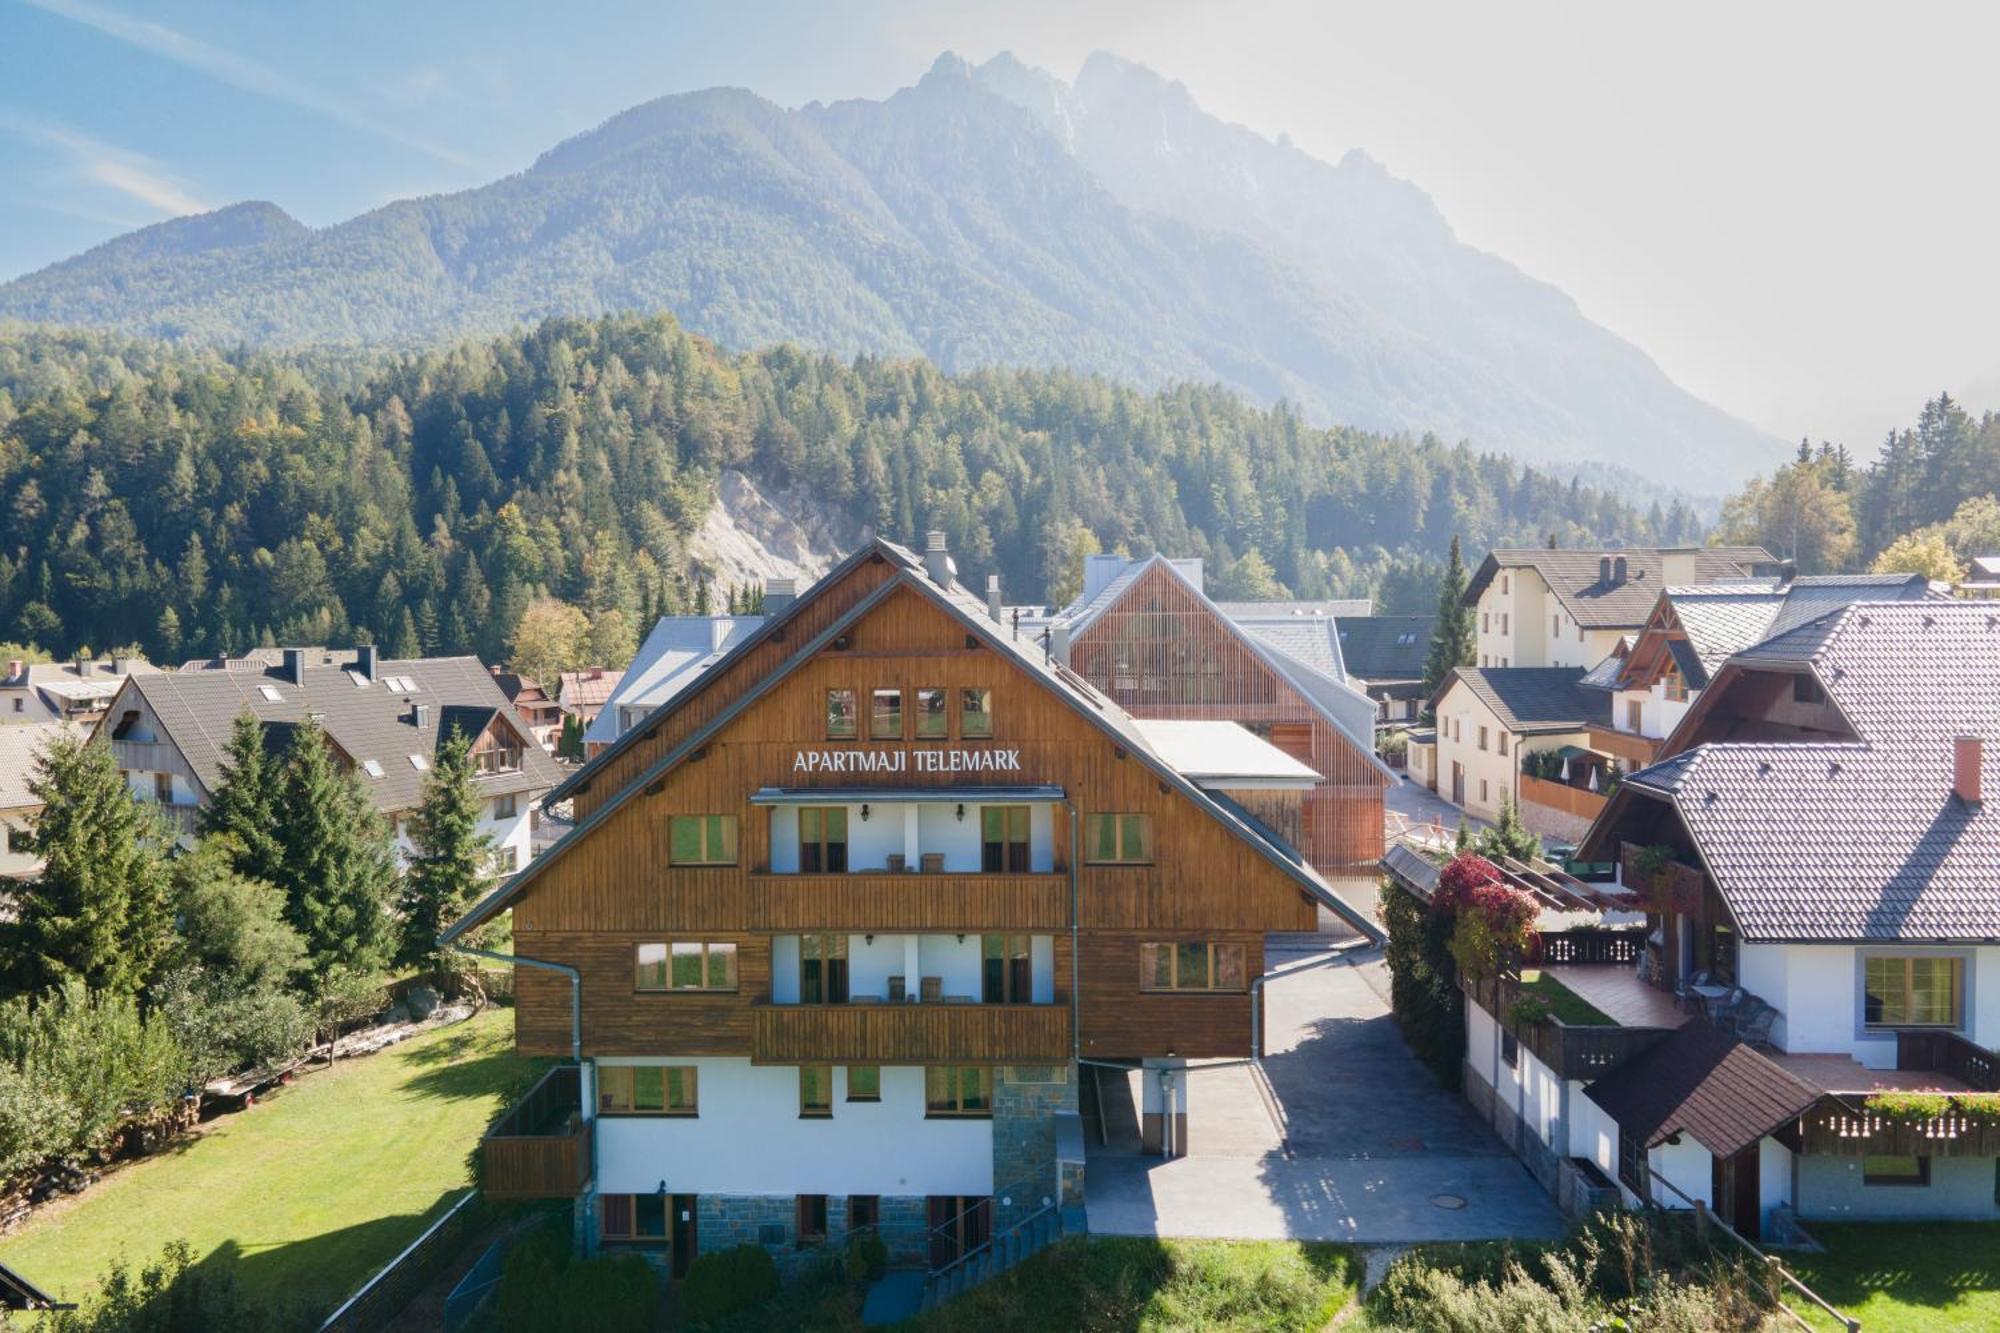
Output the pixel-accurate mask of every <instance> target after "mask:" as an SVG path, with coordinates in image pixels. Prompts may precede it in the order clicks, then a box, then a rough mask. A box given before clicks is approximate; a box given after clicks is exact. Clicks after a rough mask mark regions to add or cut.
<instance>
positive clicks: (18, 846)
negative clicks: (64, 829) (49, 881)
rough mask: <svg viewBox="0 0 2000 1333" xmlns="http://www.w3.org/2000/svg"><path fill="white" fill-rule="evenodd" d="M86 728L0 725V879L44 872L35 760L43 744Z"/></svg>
mask: <svg viewBox="0 0 2000 1333" xmlns="http://www.w3.org/2000/svg"><path fill="white" fill-rule="evenodd" d="M83 730H84V727H83V724H81V723H75V722H40V723H36V724H34V725H32V726H18V727H0V880H8V879H31V878H33V877H34V876H35V875H37V874H39V873H40V872H41V868H42V863H41V859H40V858H39V857H37V856H36V855H35V851H34V846H33V838H34V820H35V816H36V815H37V814H38V813H40V811H41V808H42V802H41V799H40V798H39V797H37V796H36V795H35V794H34V793H33V792H32V791H30V790H28V784H29V783H30V782H32V781H33V780H34V777H35V761H36V760H37V759H38V758H39V757H40V756H41V753H42V750H43V747H45V746H46V745H48V743H49V742H50V741H52V740H54V739H55V738H56V737H57V736H60V735H62V734H63V733H64V732H65V731H75V732H78V733H81V732H82V731H83Z"/></svg>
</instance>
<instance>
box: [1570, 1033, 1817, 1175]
mask: <svg viewBox="0 0 2000 1333" xmlns="http://www.w3.org/2000/svg"><path fill="white" fill-rule="evenodd" d="M1584 1095H1585V1096H1587V1097H1589V1098H1590V1100H1591V1101H1593V1102H1596V1103H1597V1104H1598V1106H1600V1107H1602V1108H1603V1109H1604V1112H1605V1113H1606V1114H1607V1115H1609V1116H1610V1117H1611V1118H1612V1119H1613V1120H1615V1121H1617V1122H1618V1127H1619V1129H1621V1130H1623V1131H1625V1132H1628V1133H1631V1134H1636V1135H1638V1136H1639V1137H1640V1138H1642V1139H1643V1140H1644V1141H1645V1144H1646V1146H1647V1147H1649V1148H1651V1147H1657V1146H1658V1145H1659V1144H1661V1143H1664V1142H1665V1141H1666V1140H1667V1139H1669V1138H1671V1137H1672V1136H1674V1135H1675V1134H1687V1135H1689V1136H1691V1137H1692V1138H1694V1140H1695V1141H1696V1142H1698V1143H1700V1144H1701V1146H1702V1147H1704V1148H1706V1149H1708V1151H1709V1152H1710V1153H1711V1154H1713V1155H1714V1156H1716V1157H1728V1156H1732V1155H1734V1154H1735V1153H1738V1152H1741V1151H1742V1150H1743V1149H1745V1148H1747V1147H1749V1146H1750V1145H1751V1144H1753V1143H1755V1142H1757V1140H1759V1139H1761V1138H1763V1137H1764V1136H1765V1135H1766V1134H1768V1133H1770V1132H1771V1131H1772V1130H1774V1129H1777V1128H1779V1127H1780V1126H1782V1125H1784V1124H1785V1123H1786V1122H1787V1121H1789V1120H1795V1119H1797V1118H1798V1117H1799V1116H1801V1115H1803V1114H1804V1113H1805V1112H1806V1111H1807V1110H1809V1109H1810V1108H1811V1107H1812V1105H1813V1104H1814V1103H1815V1102H1817V1101H1818V1100H1819V1098H1820V1093H1819V1089H1817V1088H1815V1087H1813V1086H1812V1085H1811V1084H1809V1083H1807V1082H1805V1081H1804V1080H1803V1079H1801V1078H1799V1077H1798V1076H1797V1075H1795V1074H1793V1073H1791V1072H1790V1071H1789V1070H1786V1069H1782V1068H1780V1067H1779V1066H1778V1064H1777V1062H1775V1061H1773V1060H1768V1059H1766V1058H1765V1057H1763V1056H1761V1055H1759V1054H1757V1052H1755V1051H1753V1050H1751V1049H1750V1048H1749V1047H1748V1046H1745V1045H1744V1044H1743V1043H1742V1042H1740V1041H1738V1040H1736V1038H1734V1037H1731V1036H1729V1035H1727V1034H1725V1033H1723V1032H1721V1031H1719V1030H1717V1029H1716V1028H1713V1027H1711V1026H1709V1025H1708V1024H1707V1023H1703V1022H1693V1023H1686V1024H1683V1025H1682V1026H1680V1027H1679V1028H1676V1029H1675V1030H1674V1032H1673V1035H1671V1036H1669V1037H1668V1038H1666V1040H1664V1041H1662V1042H1660V1043H1659V1044H1658V1045H1657V1046H1654V1047H1653V1048H1652V1049H1650V1050H1648V1051H1645V1052H1643V1053H1641V1054H1639V1055H1636V1056H1634V1057H1633V1058H1632V1059H1630V1060H1627V1061H1626V1062H1625V1063H1624V1064H1622V1065H1620V1066H1618V1068H1616V1069H1615V1070H1613V1071H1612V1072H1611V1073H1609V1074H1606V1075H1605V1076H1604V1077H1603V1078H1601V1079H1599V1080H1597V1082H1595V1083H1593V1084H1591V1085H1590V1086H1589V1087H1587V1088H1585V1089H1584ZM1673 1183H1674V1184H1675V1185H1676V1186H1678V1187H1679V1188H1680V1189H1682V1190H1685V1191H1687V1192H1689V1193H1697V1192H1699V1191H1700V1190H1702V1189H1703V1188H1705V1187H1706V1186H1707V1184H1708V1182H1707V1181H1706V1180H1698V1181H1690V1180H1676V1181H1674V1182H1673Z"/></svg>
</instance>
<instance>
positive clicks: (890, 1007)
mask: <svg viewBox="0 0 2000 1333" xmlns="http://www.w3.org/2000/svg"><path fill="white" fill-rule="evenodd" d="M752 1013H753V1015H754V1018H755V1023H754V1026H753V1030H752V1036H751V1041H750V1059H751V1061H752V1062H753V1063H756V1064H799V1063H801V1062H808V1061H809V1062H815V1063H832V1064H843V1063H852V1064H884V1065H894V1064H901V1065H911V1064H943V1063H949V1062H958V1063H973V1064H1010V1063H1020V1064H1054V1063H1057V1062H1060V1061H1063V1060H1067V1059H1068V1058H1069V1054H1070V1024H1069V1005H1068V1004H1067V1003H1057V1004H949V1003H940V1004H772V1003H769V1002H764V1003H760V1004H758V1005H757V1006H755V1008H754V1009H753V1010H752Z"/></svg>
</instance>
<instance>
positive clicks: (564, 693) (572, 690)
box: [556, 667, 625, 713]
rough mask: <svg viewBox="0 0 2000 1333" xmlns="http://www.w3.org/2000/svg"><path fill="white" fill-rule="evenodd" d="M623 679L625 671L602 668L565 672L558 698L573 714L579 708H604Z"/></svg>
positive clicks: (559, 686) (557, 693) (557, 688)
mask: <svg viewBox="0 0 2000 1333" xmlns="http://www.w3.org/2000/svg"><path fill="white" fill-rule="evenodd" d="M623 679H625V673H624V672H623V671H607V670H605V669H604V668H602V667H593V668H590V669H588V670H584V671H565V672H563V673H562V678H561V680H560V682H559V683H558V684H557V686H556V698H558V699H560V700H561V701H562V706H563V707H564V708H566V709H568V710H569V711H570V712H572V713H573V712H575V711H576V710H577V709H579V708H602V707H604V704H605V701H606V700H608V699H610V698H611V695H612V692H613V691H614V690H616V689H617V688H618V682H619V681H621V680H623Z"/></svg>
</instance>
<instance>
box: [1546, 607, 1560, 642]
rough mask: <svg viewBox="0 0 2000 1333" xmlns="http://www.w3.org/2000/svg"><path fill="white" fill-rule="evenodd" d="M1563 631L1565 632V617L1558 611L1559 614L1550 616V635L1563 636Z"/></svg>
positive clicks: (1551, 636)
mask: <svg viewBox="0 0 2000 1333" xmlns="http://www.w3.org/2000/svg"><path fill="white" fill-rule="evenodd" d="M1562 632H1563V618H1562V614H1561V613H1560V612H1558V613H1557V614H1555V615H1552V616H1550V617H1549V637H1550V638H1560V637H1562Z"/></svg>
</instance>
